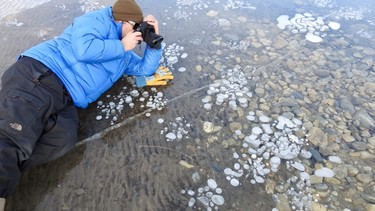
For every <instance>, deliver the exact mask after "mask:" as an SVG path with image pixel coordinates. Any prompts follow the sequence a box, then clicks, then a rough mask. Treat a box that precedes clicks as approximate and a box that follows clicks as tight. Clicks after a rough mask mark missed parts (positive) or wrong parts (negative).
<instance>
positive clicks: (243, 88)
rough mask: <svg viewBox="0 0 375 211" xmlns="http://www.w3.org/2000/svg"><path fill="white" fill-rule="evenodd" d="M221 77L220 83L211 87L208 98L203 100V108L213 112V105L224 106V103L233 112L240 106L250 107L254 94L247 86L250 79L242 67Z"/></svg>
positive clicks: (231, 70) (224, 73) (226, 72)
mask: <svg viewBox="0 0 375 211" xmlns="http://www.w3.org/2000/svg"><path fill="white" fill-rule="evenodd" d="M221 77H222V80H221V81H220V82H218V83H214V84H212V85H210V87H209V89H208V90H207V94H208V96H206V97H204V98H203V99H202V102H204V106H203V107H204V108H205V109H206V110H211V108H212V105H213V104H216V105H218V106H222V105H223V103H224V102H225V103H228V105H229V107H230V108H231V109H233V110H237V107H238V106H241V107H243V108H246V107H248V103H249V100H250V99H251V97H252V92H251V91H250V89H249V87H248V86H247V83H248V82H247V81H248V78H247V77H246V76H245V74H244V73H243V71H242V70H241V69H240V67H238V68H234V69H229V70H227V71H224V72H223V73H222V76H221ZM214 100H215V101H214ZM213 101H214V102H213Z"/></svg>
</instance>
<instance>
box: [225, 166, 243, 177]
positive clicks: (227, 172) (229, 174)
mask: <svg viewBox="0 0 375 211" xmlns="http://www.w3.org/2000/svg"><path fill="white" fill-rule="evenodd" d="M224 174H226V175H228V176H234V177H241V176H242V175H243V173H239V172H235V171H233V170H232V169H230V168H225V169H224Z"/></svg>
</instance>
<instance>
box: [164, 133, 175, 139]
mask: <svg viewBox="0 0 375 211" xmlns="http://www.w3.org/2000/svg"><path fill="white" fill-rule="evenodd" d="M165 137H166V138H167V139H170V140H175V139H176V138H177V137H176V135H175V134H174V133H168V134H167V135H166V136H165Z"/></svg>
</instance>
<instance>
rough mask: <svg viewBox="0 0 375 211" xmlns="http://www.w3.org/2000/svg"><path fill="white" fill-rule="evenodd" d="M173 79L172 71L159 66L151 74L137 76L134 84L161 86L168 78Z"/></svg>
mask: <svg viewBox="0 0 375 211" xmlns="http://www.w3.org/2000/svg"><path fill="white" fill-rule="evenodd" d="M172 79H173V75H172V72H171V71H169V69H168V68H166V67H163V66H160V67H159V68H158V69H157V71H156V72H155V74H154V75H152V76H137V77H135V84H136V86H137V87H144V86H163V85H167V82H168V81H169V80H172Z"/></svg>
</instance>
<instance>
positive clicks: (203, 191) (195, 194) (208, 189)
mask: <svg viewBox="0 0 375 211" xmlns="http://www.w3.org/2000/svg"><path fill="white" fill-rule="evenodd" d="M222 192H223V190H222V189H221V188H220V187H219V186H218V184H217V182H216V181H215V180H214V179H208V180H207V185H205V186H203V187H199V188H198V189H197V191H194V190H191V189H189V190H182V191H181V193H182V194H185V193H187V194H188V195H189V196H192V197H191V198H190V200H189V202H188V207H194V206H195V204H196V202H198V203H200V204H201V205H203V206H204V207H206V208H207V210H211V209H212V208H214V209H215V210H218V208H219V206H221V205H223V204H224V203H225V199H224V197H223V196H222V195H221V194H222Z"/></svg>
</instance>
